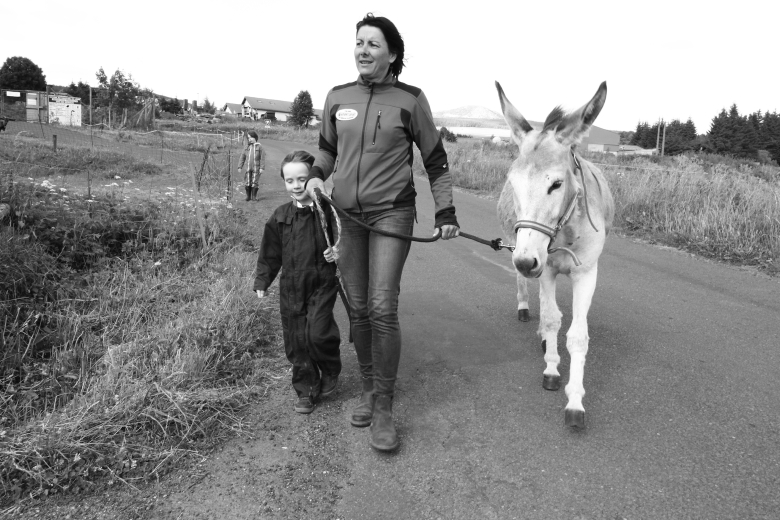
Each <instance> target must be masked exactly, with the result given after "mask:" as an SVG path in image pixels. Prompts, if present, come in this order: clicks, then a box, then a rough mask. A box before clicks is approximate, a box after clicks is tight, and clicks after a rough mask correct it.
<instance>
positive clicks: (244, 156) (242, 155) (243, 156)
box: [238, 148, 247, 168]
mask: <svg viewBox="0 0 780 520" xmlns="http://www.w3.org/2000/svg"><path fill="white" fill-rule="evenodd" d="M246 151H247V149H246V148H244V151H243V152H242V153H241V158H240V159H239V160H238V167H239V168H243V167H244V163H245V162H246Z"/></svg>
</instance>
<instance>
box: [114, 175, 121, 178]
mask: <svg viewBox="0 0 780 520" xmlns="http://www.w3.org/2000/svg"><path fill="white" fill-rule="evenodd" d="M114 178H115V179H121V178H122V177H120V176H119V175H114Z"/></svg>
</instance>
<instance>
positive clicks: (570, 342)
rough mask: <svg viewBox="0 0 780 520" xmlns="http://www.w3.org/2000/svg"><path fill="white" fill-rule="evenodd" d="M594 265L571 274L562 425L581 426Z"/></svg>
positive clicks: (583, 425)
mask: <svg viewBox="0 0 780 520" xmlns="http://www.w3.org/2000/svg"><path fill="white" fill-rule="evenodd" d="M597 275H598V267H597V266H595V265H594V266H593V268H592V269H590V270H589V271H587V272H585V273H578V274H577V275H574V274H573V275H572V277H571V278H572V293H573V302H572V321H571V327H570V328H569V331H568V332H567V333H566V348H567V349H568V351H569V355H570V356H571V367H570V369H569V370H570V372H569V383H568V384H567V385H566V396H567V397H568V398H569V402H568V403H567V404H566V412H565V413H566V426H571V427H573V428H584V427H585V408H584V407H583V406H582V398H583V397H585V387H584V386H583V377H584V375H585V357H586V356H587V355H588V340H589V339H590V338H589V336H588V310H589V309H590V303H591V301H592V300H593V293H594V292H595V290H596V278H597Z"/></svg>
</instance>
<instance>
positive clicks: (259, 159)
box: [238, 130, 265, 201]
mask: <svg viewBox="0 0 780 520" xmlns="http://www.w3.org/2000/svg"><path fill="white" fill-rule="evenodd" d="M247 137H248V138H249V143H247V145H246V148H244V152H243V153H242V154H241V158H240V159H239V160H238V173H241V167H242V166H244V163H246V175H245V176H244V185H245V189H246V200H247V201H249V200H257V190H258V187H259V183H260V174H261V173H263V170H264V169H265V151H264V150H263V147H262V145H261V144H260V143H258V142H257V132H255V131H254V130H252V131H251V132H249V135H248V136H247Z"/></svg>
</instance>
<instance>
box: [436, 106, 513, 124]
mask: <svg viewBox="0 0 780 520" xmlns="http://www.w3.org/2000/svg"><path fill="white" fill-rule="evenodd" d="M433 117H438V118H452V119H500V120H502V121H503V119H504V117H503V116H502V115H501V114H497V113H495V112H493V111H492V110H490V109H488V108H485V107H480V106H476V105H467V106H465V107H460V108H453V109H452V110H443V111H441V112H434V113H433Z"/></svg>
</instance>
